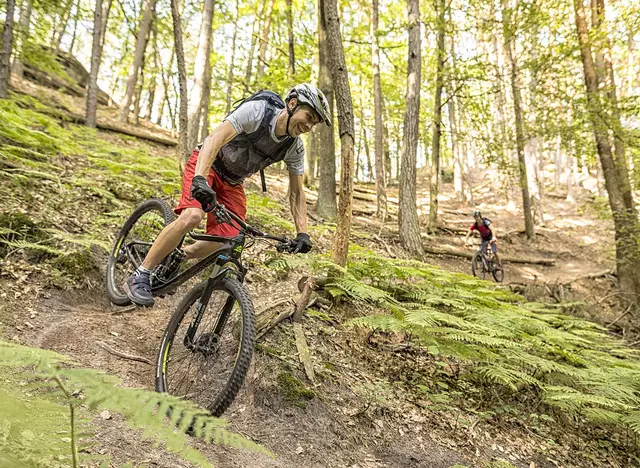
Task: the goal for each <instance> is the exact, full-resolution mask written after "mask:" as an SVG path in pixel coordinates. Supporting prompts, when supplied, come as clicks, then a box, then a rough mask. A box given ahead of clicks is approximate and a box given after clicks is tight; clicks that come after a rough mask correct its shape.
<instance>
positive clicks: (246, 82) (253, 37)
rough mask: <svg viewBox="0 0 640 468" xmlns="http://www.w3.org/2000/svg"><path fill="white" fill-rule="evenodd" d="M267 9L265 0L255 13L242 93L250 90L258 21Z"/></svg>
mask: <svg viewBox="0 0 640 468" xmlns="http://www.w3.org/2000/svg"><path fill="white" fill-rule="evenodd" d="M266 7H267V0H262V7H261V8H260V13H258V11H256V18H255V21H254V22H253V29H252V31H251V47H249V57H248V59H247V70H246V72H245V74H244V91H245V93H248V92H249V90H250V89H251V73H252V72H253V55H254V53H255V50H256V41H257V40H258V32H259V31H260V21H261V19H262V17H263V16H264V9H265V8H266Z"/></svg>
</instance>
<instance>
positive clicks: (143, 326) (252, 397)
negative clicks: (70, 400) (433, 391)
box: [5, 283, 465, 468]
mask: <svg viewBox="0 0 640 468" xmlns="http://www.w3.org/2000/svg"><path fill="white" fill-rule="evenodd" d="M5 286H7V287H8V285H5ZM289 286H291V287H293V283H292V284H290V285H289ZM250 288H251V289H253V291H252V293H253V295H254V297H260V296H259V295H258V294H257V292H258V291H257V290H256V289H260V285H258V284H256V283H253V285H250ZM5 290H8V289H5ZM180 296H181V294H177V295H176V297H175V298H169V299H165V300H160V301H159V304H158V305H157V306H156V307H154V308H153V309H133V310H128V309H126V308H125V309H119V308H114V307H113V306H111V305H110V304H108V303H107V300H106V298H105V297H104V296H103V295H101V294H99V293H94V294H92V295H91V296H89V295H79V294H70V293H64V292H55V291H50V292H44V293H42V295H41V296H40V297H32V298H30V299H26V301H21V302H20V303H19V304H20V305H21V306H22V307H21V308H18V303H17V302H14V301H13V300H12V301H11V302H12V303H13V304H12V305H13V307H14V308H13V314H10V315H11V317H12V318H13V324H12V325H13V326H11V327H10V329H11V331H12V332H15V334H14V336H13V339H15V340H17V341H19V342H22V343H24V344H29V345H32V346H39V347H42V348H46V349H51V350H55V351H58V352H60V353H63V354H65V355H67V356H69V357H71V358H72V359H73V360H75V361H76V362H78V363H79V364H80V365H82V366H86V367H91V368H97V369H101V370H104V371H107V372H108V373H110V374H113V375H116V376H118V377H120V378H121V379H122V380H123V382H124V384H125V385H127V386H132V387H144V388H148V389H152V388H153V381H154V368H153V366H149V365H147V364H145V363H140V362H135V361H130V360H125V359H122V358H119V357H116V356H113V355H111V354H109V353H108V352H107V351H105V350H104V349H102V348H101V347H100V346H98V345H97V342H98V341H102V342H104V343H106V344H108V345H109V346H110V347H112V348H115V349H118V350H119V351H122V352H125V353H128V354H133V355H138V356H141V357H145V358H148V359H149V360H151V361H152V362H154V361H155V357H156V348H157V346H158V344H159V342H160V338H161V335H162V332H163V331H164V327H165V325H166V322H167V321H168V317H169V315H170V314H171V312H172V311H173V308H174V307H175V305H176V302H177V299H178V298H179V297H180ZM262 297H264V295H263V296H262ZM23 298H24V296H23ZM12 299H13V298H12ZM8 305H9V304H8V303H6V304H5V307H6V306H8ZM264 305H265V304H264V303H262V302H259V301H256V309H257V310H259V309H260V308H261V307H263V306H264ZM26 322H28V323H29V325H25V323H26ZM307 331H308V332H310V333H312V332H313V330H312V329H311V328H308V330H307ZM278 333H280V332H276V334H278ZM285 333H286V332H285ZM290 359H291V361H292V362H293V361H295V359H296V358H295V356H291V357H290ZM282 368H283V363H282V362H281V361H280V360H278V359H275V358H273V357H270V356H268V355H266V354H264V353H256V367H255V369H256V370H255V373H254V374H253V376H251V377H250V378H251V384H250V385H245V388H244V389H243V390H241V392H240V394H239V395H238V397H237V399H236V401H235V402H234V404H233V405H232V407H231V408H230V410H229V411H228V412H227V413H226V414H225V418H226V419H228V420H229V422H230V429H231V430H233V431H235V432H238V433H240V434H243V435H245V436H247V437H249V438H251V439H252V440H254V441H256V442H258V443H261V444H263V445H265V446H266V447H267V448H269V449H270V450H272V451H273V452H274V453H275V454H276V457H275V458H270V457H268V456H265V455H261V454H254V453H249V452H244V451H240V450H233V449H227V448H221V447H218V446H211V447H206V446H204V444H201V443H198V442H196V445H197V446H198V447H199V448H200V449H201V450H202V451H203V452H204V453H205V454H206V455H207V456H208V457H210V459H211V460H212V461H213V463H214V464H215V466H217V467H219V468H227V467H229V468H230V467H248V466H251V467H256V468H267V467H274V468H275V467H282V468H284V467H287V468H289V467H328V466H331V467H361V468H380V467H398V468H401V467H402V468H405V467H433V468H440V467H442V468H448V467H450V466H452V465H454V464H456V463H460V462H464V461H465V457H463V456H462V455H460V454H459V453H457V452H456V451H454V450H450V449H448V448H446V447H443V446H440V445H438V444H437V443H435V442H434V441H432V440H430V438H429V436H428V435H427V434H426V433H425V432H423V431H420V432H419V433H415V432H414V433H412V432H410V431H408V430H406V428H405V430H404V431H402V430H400V431H398V427H403V426H401V425H398V424H397V422H396V421H394V420H393V419H392V418H388V419H387V420H385V422H382V421H383V420H384V419H385V418H382V419H380V420H379V421H377V424H379V425H376V424H373V422H372V421H371V420H370V419H369V418H367V417H363V416H362V415H359V416H351V414H352V413H355V412H356V411H355V410H353V409H352V408H348V409H347V407H348V405H347V406H346V407H343V406H341V405H338V406H335V405H334V404H332V403H335V402H339V401H342V402H345V401H350V400H353V395H350V391H349V390H348V388H346V386H344V385H341V384H336V383H335V382H333V383H322V384H319V385H320V386H321V387H324V388H322V389H318V390H317V393H318V395H320V394H321V393H323V392H329V391H330V392H331V400H332V401H327V400H325V399H324V398H314V399H313V400H311V401H310V402H309V403H308V405H307V406H306V408H299V407H298V406H296V404H292V403H291V402H289V401H287V400H286V399H284V398H283V396H282V395H281V394H280V393H281V392H280V390H279V388H277V387H276V386H275V385H274V382H275V377H276V375H277V374H278V373H279V372H281V371H282ZM284 368H285V369H289V367H288V366H286V365H285V366H284ZM289 370H292V369H289ZM247 387H249V388H247ZM97 423H98V426H99V435H98V438H97V439H98V441H99V445H98V448H97V449H95V451H96V452H97V453H107V454H109V455H111V456H112V457H113V461H114V462H115V463H125V462H133V463H135V464H142V465H146V466H158V467H167V468H169V467H183V466H184V467H186V466H190V465H189V464H187V463H185V462H182V461H179V460H178V459H176V458H175V457H172V456H167V455H166V454H165V453H164V452H163V451H162V450H159V449H157V448H153V446H152V444H151V443H149V442H146V441H142V440H140V437H139V434H137V433H136V432H135V431H133V430H130V429H128V428H127V426H126V424H125V423H124V422H123V421H122V420H121V419H120V418H118V417H114V418H113V419H111V420H107V421H104V420H101V419H99V418H98V422H97Z"/></svg>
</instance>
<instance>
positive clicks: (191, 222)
mask: <svg viewBox="0 0 640 468" xmlns="http://www.w3.org/2000/svg"><path fill="white" fill-rule="evenodd" d="M203 217H204V211H202V210H201V209H200V208H186V209H185V210H184V211H182V213H180V216H178V219H176V220H175V221H174V222H172V223H171V224H169V225H168V226H167V227H165V228H164V229H163V230H162V232H161V233H160V235H159V236H158V237H157V239H156V240H155V241H154V243H153V245H152V246H151V249H149V252H148V253H147V256H146V257H145V259H144V262H142V266H143V267H144V268H146V269H148V270H153V269H154V268H155V267H156V266H157V265H158V263H160V262H161V261H162V260H163V259H164V258H165V257H166V256H167V255H169V254H170V253H171V251H172V250H173V249H175V248H176V247H177V246H178V244H179V243H180V241H181V240H182V238H183V237H184V236H185V235H186V234H187V233H188V232H189V231H191V230H193V229H195V228H196V227H198V224H200V221H202V218H203ZM185 250H186V249H185Z"/></svg>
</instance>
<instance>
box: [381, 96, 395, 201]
mask: <svg viewBox="0 0 640 468" xmlns="http://www.w3.org/2000/svg"><path fill="white" fill-rule="evenodd" d="M381 89H382V88H381ZM380 105H381V108H382V119H383V123H382V126H383V132H382V143H383V147H384V175H385V179H384V180H385V188H386V186H387V185H390V184H391V179H392V178H393V177H392V175H393V174H391V149H390V148H391V143H390V140H389V113H388V112H387V109H386V107H385V105H384V97H382V91H380ZM385 199H386V190H385Z"/></svg>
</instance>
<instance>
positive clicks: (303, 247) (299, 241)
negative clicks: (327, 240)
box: [293, 232, 313, 253]
mask: <svg viewBox="0 0 640 468" xmlns="http://www.w3.org/2000/svg"><path fill="white" fill-rule="evenodd" d="M293 243H294V246H295V248H294V250H293V253H298V252H300V253H307V252H309V251H310V250H311V248H312V247H313V244H311V238H310V237H309V234H307V233H306V232H301V233H300V234H298V235H297V236H296V238H295V239H293Z"/></svg>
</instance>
